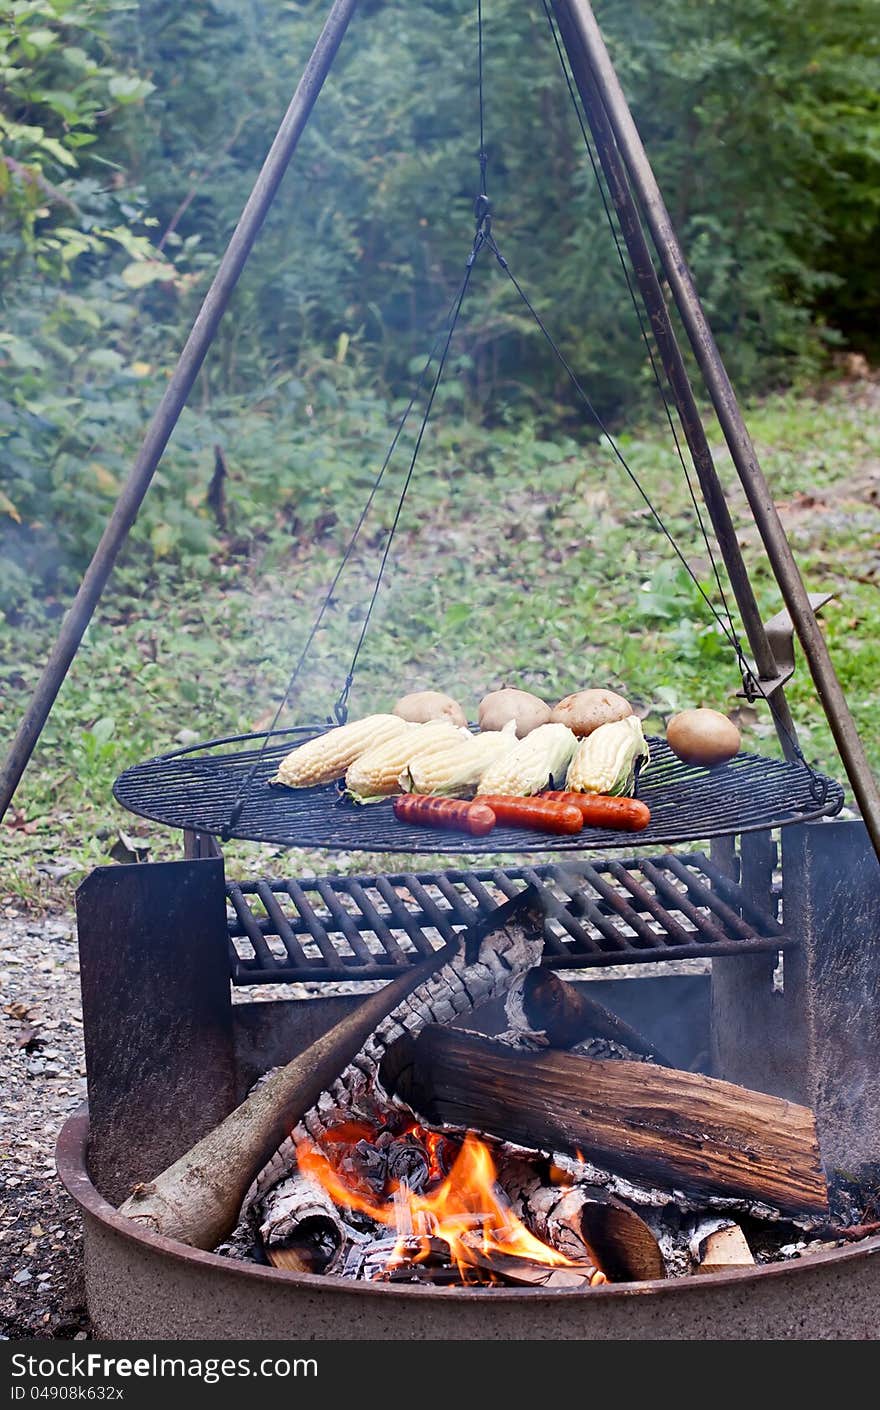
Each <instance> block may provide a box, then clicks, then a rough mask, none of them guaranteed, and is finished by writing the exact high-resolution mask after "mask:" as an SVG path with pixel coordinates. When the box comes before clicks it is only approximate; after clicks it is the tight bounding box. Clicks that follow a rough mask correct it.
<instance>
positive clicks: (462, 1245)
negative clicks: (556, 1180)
mask: <svg viewBox="0 0 880 1410" xmlns="http://www.w3.org/2000/svg"><path fill="white" fill-rule="evenodd" d="M374 1134H375V1133H374V1132H370V1130H369V1128H368V1127H366V1126H364V1127H363V1128H361V1125H360V1123H355V1122H346V1123H345V1124H344V1126H339V1127H336V1128H334V1129H332V1130H330V1131H328V1132H327V1133H326V1135H325V1136H324V1137H323V1138H322V1142H323V1144H324V1147H325V1148H324V1149H322V1148H321V1147H319V1146H317V1145H314V1144H312V1143H311V1142H309V1141H302V1142H300V1143H299V1144H298V1146H297V1161H298V1164H299V1167H300V1169H301V1170H302V1172H303V1174H304V1175H307V1176H309V1178H311V1179H313V1180H315V1181H316V1182H317V1183H318V1184H320V1185H321V1186H322V1187H323V1188H324V1189H325V1190H326V1192H327V1193H328V1194H329V1195H330V1197H331V1199H333V1200H334V1201H335V1203H336V1204H338V1205H341V1206H344V1207H345V1208H348V1209H352V1210H359V1211H360V1212H361V1213H363V1214H366V1215H368V1216H369V1218H371V1219H374V1220H375V1221H376V1222H377V1223H379V1224H384V1225H387V1226H388V1227H390V1228H392V1229H396V1231H397V1233H398V1236H399V1237H398V1242H397V1246H396V1248H395V1250H394V1254H393V1255H392V1260H391V1262H392V1264H393V1263H394V1262H395V1261H397V1262H403V1261H406V1260H408V1261H410V1262H418V1261H420V1260H424V1259H426V1258H428V1257H429V1255H430V1253H431V1243H430V1240H431V1239H432V1238H434V1239H441V1240H443V1241H444V1242H445V1243H446V1244H448V1246H449V1251H450V1255H451V1258H452V1261H453V1262H454V1263H455V1264H456V1266H457V1268H458V1270H459V1274H460V1276H461V1278H462V1281H463V1282H465V1283H468V1282H474V1281H475V1278H474V1276H473V1270H474V1267H475V1264H476V1262H477V1259H476V1257H475V1254H476V1253H478V1252H479V1253H482V1254H484V1255H492V1254H507V1255H513V1256H515V1257H519V1258H527V1259H529V1260H531V1262H533V1263H540V1264H543V1265H545V1266H549V1267H552V1268H570V1267H577V1266H578V1265H577V1264H575V1263H573V1261H572V1260H571V1259H569V1258H566V1257H565V1255H564V1254H562V1253H560V1252H558V1250H556V1249H554V1248H550V1247H549V1245H547V1244H545V1243H542V1241H541V1240H540V1239H538V1238H536V1237H535V1235H534V1234H532V1233H530V1232H529V1230H528V1229H527V1228H526V1226H525V1225H524V1224H523V1223H522V1221H521V1220H520V1219H519V1218H518V1217H517V1216H516V1214H514V1212H513V1210H512V1209H511V1208H510V1206H509V1204H508V1203H507V1201H506V1199H505V1197H504V1195H503V1194H502V1192H501V1190H500V1189H499V1187H498V1185H497V1183H496V1178H497V1172H496V1169H495V1162H494V1161H493V1159H492V1155H491V1152H490V1150H489V1147H488V1146H487V1145H486V1144H485V1143H484V1142H483V1141H481V1140H479V1139H478V1138H477V1137H476V1136H475V1135H474V1134H473V1132H468V1134H467V1136H466V1137H465V1139H464V1142H463V1143H462V1146H461V1149H460V1150H459V1152H458V1155H457V1157H456V1159H455V1162H454V1164H453V1166H452V1168H451V1169H450V1171H449V1173H448V1175H446V1176H442V1168H441V1166H440V1164H439V1159H438V1152H439V1147H440V1146H441V1145H442V1144H443V1141H444V1138H443V1137H442V1136H440V1135H437V1134H436V1133H434V1132H428V1131H424V1130H422V1129H421V1128H420V1127H415V1128H414V1130H413V1134H415V1135H417V1136H418V1137H419V1139H420V1140H421V1141H422V1143H423V1144H424V1146H425V1147H426V1149H427V1150H428V1153H429V1155H430V1157H431V1162H432V1169H431V1178H432V1179H434V1180H436V1179H439V1180H440V1183H439V1184H437V1185H436V1187H435V1188H434V1189H431V1190H428V1191H426V1192H424V1193H416V1192H415V1191H413V1190H411V1189H409V1187H408V1186H407V1185H405V1184H399V1185H393V1186H392V1195H393V1197H392V1199H390V1200H383V1201H379V1200H377V1198H376V1196H375V1194H374V1193H373V1192H372V1190H368V1189H366V1188H365V1187H364V1186H363V1185H361V1186H360V1188H355V1187H354V1185H353V1184H352V1183H351V1181H350V1179H348V1178H346V1179H343V1178H342V1175H341V1174H340V1173H339V1171H338V1170H337V1169H336V1168H335V1165H334V1156H335V1155H338V1148H339V1147H340V1146H341V1145H345V1144H348V1143H351V1142H352V1141H357V1140H360V1139H361V1138H363V1137H366V1139H369V1138H370V1136H371V1135H374ZM416 1242H417V1243H418V1244H419V1249H418V1251H417V1253H416V1254H415V1255H413V1252H412V1250H413V1245H414V1243H416ZM404 1250H406V1252H404ZM480 1281H483V1282H484V1281H485V1276H482V1277H481V1278H480ZM590 1281H591V1283H592V1284H598V1283H604V1282H606V1281H607V1279H606V1277H605V1275H604V1273H600V1272H598V1271H597V1272H596V1273H595V1274H594V1275H593V1276H592V1278H591V1280H590Z"/></svg>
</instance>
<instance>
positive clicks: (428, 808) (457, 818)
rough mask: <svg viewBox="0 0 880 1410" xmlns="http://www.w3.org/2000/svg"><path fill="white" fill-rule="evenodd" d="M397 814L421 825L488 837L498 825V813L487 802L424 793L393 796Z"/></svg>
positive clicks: (403, 818) (399, 817) (409, 821)
mask: <svg viewBox="0 0 880 1410" xmlns="http://www.w3.org/2000/svg"><path fill="white" fill-rule="evenodd" d="M394 816H395V817H396V818H397V819H399V821H400V822H408V823H416V824H419V825H421V826H422V827H451V828H455V830H456V831H457V832H469V833H471V834H472V836H474V837H485V836H486V833H487V832H491V831H492V829H493V827H494V826H495V814H494V812H493V811H492V809H491V808H488V807H486V805H485V803H483V802H482V801H480V802H479V803H467V802H465V801H464V800H463V799H461V798H433V797H431V796H429V795H428V794H424V793H404V794H402V795H401V797H399V798H395V800H394Z"/></svg>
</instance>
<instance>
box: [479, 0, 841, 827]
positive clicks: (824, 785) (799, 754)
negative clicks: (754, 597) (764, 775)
mask: <svg viewBox="0 0 880 1410" xmlns="http://www.w3.org/2000/svg"><path fill="white" fill-rule="evenodd" d="M542 4H543V8H544V14H545V15H546V17H547V23H548V26H549V28H550V33H551V35H552V37H553V43H554V46H555V49H556V54H557V57H558V59H559V65H560V68H561V70H562V74H563V77H564V79H565V86H566V88H567V90H568V96H569V98H570V100H571V105H572V107H573V109H574V113H575V117H576V118H577V122H578V126H579V128H580V131H581V137H582V139H583V143H584V148H585V150H586V153H587V156H588V158H589V161H590V166H591V168H592V171H593V176H594V178H595V181H596V185H597V187H598V190H599V195H600V197H601V199H602V208H603V210H604V213H605V218H606V221H607V223H608V227H609V229H610V231H611V236H612V239H613V241H614V246H615V249H616V251H617V258H618V261H619V263H620V267H621V270H622V272H623V277H624V279H625V281H626V287H627V291H628V293H629V297H630V302H631V303H632V306H633V309H634V311H635V315H636V318H637V319H638V324H639V330H640V332H641V336H642V341H643V342H644V345H645V349H646V351H647V354H648V359H649V362H650V365H651V371H652V373H653V376H654V381H655V384H656V386H657V391H658V393H659V395H660V398H661V400H662V402H663V409H664V412H665V415H666V420H667V422H668V424H669V430H670V432H671V434H672V439H673V442H674V445H675V450H676V454H677V456H678V459H679V461H680V463H681V468H682V471H683V473H684V478H685V482H686V484H687V488H688V493H689V496H690V499H691V503H692V504H693V507H694V512H695V514H696V518H697V523H698V525H699V528H700V533H701V535H702V538H703V542H704V544H705V547H706V552H707V555H708V558H709V563H710V565H711V568H712V575H713V577H714V579H715V583H716V586H717V589H718V596H719V598H720V600H721V603H722V606H723V608H724V613H725V616H726V618H727V623H728V625H729V630H725V631H724V635H725V636H726V638H727V640H728V642H729V644H730V646H731V647H732V649H733V651H734V654H735V656H736V660H737V665H738V667H739V672H740V676H741V678H742V683H743V691H744V693H745V696H746V699H747V700H749V701H753V700H755V699H757V698H759V697H760V698H761V699H762V700H763V701H764V703H765V704H766V705H767V707H768V709H769V711H770V714H771V716H772V718H773V721H774V724H775V726H776V728H777V729H778V730H779V731H780V732H781V733H782V734H783V735H784V736H785V738H786V741H787V742H788V745H789V748H790V750H791V752H792V754H793V756H794V757H795V758H796V759H797V760H798V762H799V763H800V764H802V765H803V767H804V768H805V769H806V770H807V772H808V773H809V776H810V783H809V787H810V792H811V793H812V794H813V797H814V798H816V799H817V801H819V802H820V803H824V802H825V798H826V797H827V793H828V782H827V780H826V779H824V778H823V777H822V776H821V775H819V774H818V773H817V772H816V770H815V769H814V768H813V766H812V764H811V763H810V762H809V760H808V759H807V758H806V756H805V754H804V753H803V750H802V749H801V747H800V745H799V744H798V742H797V740H796V739H795V738H794V736H793V735H792V733H791V730H790V729H789V728H788V727H787V725H786V723H785V721H784V720H783V719H781V718H780V716H779V712H778V710H777V709H776V706H775V704H774V701H773V699H772V696H770V695H768V694H767V693H766V691H765V690H764V688H763V686H762V684H761V681H760V678H759V677H758V675H757V674H756V672H755V670H754V669H753V667H752V666H751V665H750V664H749V661H748V660H747V658H746V655H745V650H744V648H743V645H742V642H741V640H740V638H739V634H738V632H737V630H736V624H735V621H734V616H733V613H732V612H731V609H730V605H729V603H728V601H727V596H726V593H725V591H724V586H723V583H722V579H721V573H720V570H719V567H718V563H717V559H716V556H715V553H714V551H713V548H712V541H711V537H710V535H709V533H708V531H707V529H706V524H705V520H704V518H703V514H702V511H701V509H700V502H699V497H698V495H697V493H696V490H695V488H694V484H693V480H692V478H691V474H690V471H689V470H688V465H687V459H686V457H685V454H684V451H683V449H682V445H681V441H680V439H679V436H678V432H677V430H676V426H675V421H674V419H673V415H672V409H671V407H670V405H669V398H668V397H667V395H666V390H665V388H664V385H663V379H662V378H661V376H660V369H659V367H658V366H657V360H656V358H655V356H654V350H653V348H652V346H651V340H650V338H649V336H648V330H647V327H646V325H645V320H644V318H643V316H642V310H641V308H640V306H639V301H638V298H637V296H636V292H635V289H634V287H633V282H632V277H631V275H630V271H629V266H628V265H627V261H626V258H625V256H624V253H623V248H622V246H621V242H620V237H619V235H618V231H617V225H616V223H615V220H614V217H613V215H612V213H611V207H610V205H609V201H608V197H607V195H606V192H605V187H604V185H603V182H602V177H601V173H600V170H599V166H598V162H597V159H596V155H595V153H594V151H593V146H592V143H591V142H590V138H589V135H588V133H587V128H586V125H585V123H584V118H583V115H582V113H581V108H580V104H579V102H578V99H577V95H576V93H575V90H574V86H573V83H572V79H571V76H570V73H569V69H568V64H567V63H566V59H565V54H564V52H563V48H562V44H561V42H560V39H559V33H558V30H557V27H556V24H555V21H554V18H553V14H552V12H551V9H550V4H549V0H542ZM496 257H497V256H496ZM515 283H516V281H515V280H514V284H515ZM526 302H527V301H526ZM535 317H537V315H535ZM551 344H552V340H551ZM554 350H555V347H554ZM566 370H567V371H569V375H572V374H571V372H570V369H568V368H566ZM592 414H593V416H594V419H597V418H596V417H595V412H593V413H592ZM605 434H606V435H607V434H608V433H607V431H606V432H605ZM610 439H611V438H610V437H609V441H610ZM618 458H619V459H622V457H620V456H619V454H618ZM625 468H627V472H628V473H629V474H630V476H631V478H633V479H634V482H635V477H634V476H632V473H631V472H630V471H629V469H628V467H625ZM635 483H636V486H637V488H638V489H639V491H640V493H641V494H642V496H643V498H645V499H646V501H647V496H646V495H645V494H644V491H643V490H642V488H641V486H640V485H639V484H638V483H637V482H635ZM648 503H649V508H650V509H651V512H652V514H653V515H654V517H655V519H656V520H657V521H658V523H660V527H661V528H662V530H663V532H664V533H665V534H666V536H667V538H669V540H670V542H671V543H672V546H673V548H674V549H675V552H676V553H677V555H678V557H679V558H680V559H681V560H682V562H683V563H684V559H683V557H682V555H681V553H680V552H679V550H678V547H677V545H676V544H675V542H674V541H673V540H672V537H671V535H670V534H669V533H668V531H667V529H666V527H665V525H664V524H662V522H661V521H660V519H659V515H658V514H657V512H656V510H654V508H653V506H652V505H650V502H648ZM684 566H685V568H687V571H688V573H689V575H690V577H691V578H693V580H694V582H695V583H696V586H697V588H698V589H699V591H700V593H701V595H702V597H703V598H704V599H705V601H706V602H707V604H708V605H709V607H710V609H711V611H712V613H713V615H714V616H715V618H716V620H717V621H718V623H719V624H720V625H721V626H722V628H723V623H722V622H721V617H720V616H719V614H718V613H717V612H716V611H715V608H714V606H713V604H712V603H711V602H710V601H709V598H708V597H707V595H706V593H705V592H704V591H703V589H702V586H701V585H700V584H699V583H698V582H697V579H696V578H695V576H694V574H693V573H692V572H691V570H690V567H689V566H688V564H687V563H684Z"/></svg>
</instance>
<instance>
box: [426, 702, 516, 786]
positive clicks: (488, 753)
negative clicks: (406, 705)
mask: <svg viewBox="0 0 880 1410" xmlns="http://www.w3.org/2000/svg"><path fill="white" fill-rule="evenodd" d="M515 745H516V721H515V720H510V721H509V722H508V723H507V724H506V725H505V726H504V729H502V730H487V731H486V732H485V733H484V734H468V735H465V734H464V732H463V731H462V732H461V737H460V738H459V739H457V740H453V741H452V742H451V743H446V742H444V743H443V744H441V745H438V746H437V747H436V748H432V749H429V750H426V751H425V752H424V753H422V754H417V755H415V756H414V757H413V758H412V759H410V761H409V764H408V766H407V768H406V769H404V771H403V773H402V774H401V775H400V786H401V788H402V789H403V791H404V792H405V793H426V794H433V795H437V794H445V795H446V797H448V798H465V797H467V796H469V795H470V794H471V793H473V791H474V789H475V788H476V786H477V784H478V783H479V781H480V779H481V778H482V776H483V774H484V773H485V771H486V769H487V768H488V767H489V765H490V764H491V763H494V762H495V760H497V759H500V758H501V756H502V754H506V753H508V752H509V751H510V750H511V749H513V748H514V747H515Z"/></svg>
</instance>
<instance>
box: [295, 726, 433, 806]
mask: <svg viewBox="0 0 880 1410" xmlns="http://www.w3.org/2000/svg"><path fill="white" fill-rule="evenodd" d="M409 728H410V726H409V725H408V724H407V722H406V720H401V719H398V717H397V715H367V717H366V719H364V720H352V721H351V723H350V724H347V725H338V726H337V727H336V729H330V730H327V733H326V734H320V735H318V737H317V739H310V740H309V741H308V743H307V744H300V745H299V746H298V747H297V748H296V749H292V750H291V752H290V753H289V754H288V755H287V756H286V757H285V758H284V759H282V760H281V763H280V764H279V765H278V772H277V774H276V775H275V777H274V778H273V779H272V780H271V782H272V783H284V784H286V785H287V787H288V788H309V787H310V786H311V785H313V784H316V783H331V782H332V781H333V779H335V778H342V777H343V775H344V774H345V771H346V769H347V768H348V766H349V764H351V763H353V762H354V760H355V759H356V758H357V757H358V755H359V754H363V753H364V751H365V750H367V749H369V748H370V747H371V746H372V745H374V744H382V743H383V742H384V741H385V740H386V739H393V738H394V736H395V735H397V734H403V733H404V732H405V731H406V730H408V729H409Z"/></svg>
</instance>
